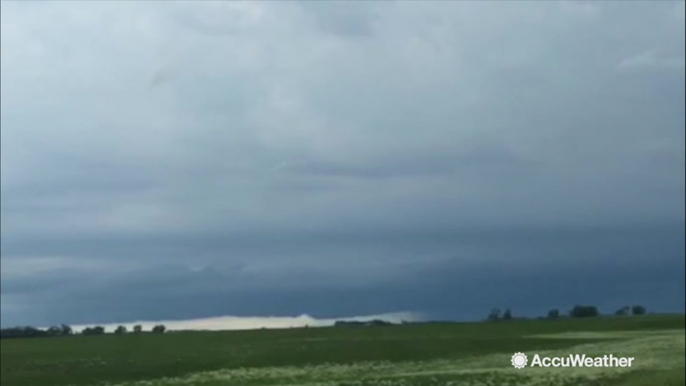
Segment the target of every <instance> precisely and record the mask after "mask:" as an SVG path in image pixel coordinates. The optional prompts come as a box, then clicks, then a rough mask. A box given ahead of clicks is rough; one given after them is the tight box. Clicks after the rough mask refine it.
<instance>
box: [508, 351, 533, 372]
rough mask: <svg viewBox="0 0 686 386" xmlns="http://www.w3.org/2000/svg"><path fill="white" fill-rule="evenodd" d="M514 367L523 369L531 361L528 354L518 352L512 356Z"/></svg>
mask: <svg viewBox="0 0 686 386" xmlns="http://www.w3.org/2000/svg"><path fill="white" fill-rule="evenodd" d="M511 362H512V367H514V368H515V369H523V368H524V367H525V366H526V364H527V362H529V359H527V357H526V354H524V353H521V352H516V353H514V355H512V360H511Z"/></svg>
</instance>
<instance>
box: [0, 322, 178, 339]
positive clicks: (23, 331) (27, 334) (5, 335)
mask: <svg viewBox="0 0 686 386" xmlns="http://www.w3.org/2000/svg"><path fill="white" fill-rule="evenodd" d="M166 330H167V328H166V327H165V326H164V325H163V324H158V325H156V326H154V327H153V328H152V330H151V332H152V333H155V334H163V333H164V332H165V331H166ZM143 332H144V331H143V326H141V325H140V324H138V325H135V326H133V333H134V334H141V333H143ZM126 333H127V329H126V327H125V326H119V327H117V328H116V329H115V330H114V334H115V335H124V334H126ZM78 334H79V333H76V332H74V330H73V329H72V328H71V327H70V326H68V325H66V324H61V325H59V326H52V327H50V328H48V329H40V328H36V327H32V326H19V327H11V328H3V329H1V330H0V339H12V338H47V337H58V336H71V335H78ZM105 334H106V332H105V327H103V326H94V327H86V328H84V329H83V330H81V333H80V335H85V336H91V335H105Z"/></svg>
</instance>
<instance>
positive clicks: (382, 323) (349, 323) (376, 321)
mask: <svg viewBox="0 0 686 386" xmlns="http://www.w3.org/2000/svg"><path fill="white" fill-rule="evenodd" d="M391 325H393V323H391V322H387V321H385V320H379V319H374V320H369V321H365V322H361V321H356V320H350V321H348V320H337V321H336V322H335V323H334V326H336V327H345V326H351V327H360V326H391Z"/></svg>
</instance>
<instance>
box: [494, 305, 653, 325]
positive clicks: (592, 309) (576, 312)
mask: <svg viewBox="0 0 686 386" xmlns="http://www.w3.org/2000/svg"><path fill="white" fill-rule="evenodd" d="M614 314H615V315H616V316H628V315H645V314H646V308H645V307H643V306H640V305H636V306H624V307H622V308H620V309H618V310H617V311H615V313H614ZM599 315H600V311H598V307H596V306H588V305H576V306H574V307H573V308H572V309H571V310H569V313H568V317H570V318H592V317H596V316H599ZM561 317H563V316H562V315H561V314H560V310H559V309H556V308H555V309H552V310H550V311H548V315H547V316H545V317H541V318H539V319H550V320H554V319H558V318H561ZM512 319H513V316H512V312H511V311H510V310H509V309H507V310H505V312H504V313H502V314H501V312H500V309H498V308H494V309H492V310H491V312H490V313H489V314H488V317H487V320H489V321H491V322H497V321H508V320H512Z"/></svg>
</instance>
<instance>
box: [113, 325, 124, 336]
mask: <svg viewBox="0 0 686 386" xmlns="http://www.w3.org/2000/svg"><path fill="white" fill-rule="evenodd" d="M114 333H115V334H117V335H124V334H126V327H124V326H119V327H117V329H116V330H114Z"/></svg>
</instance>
